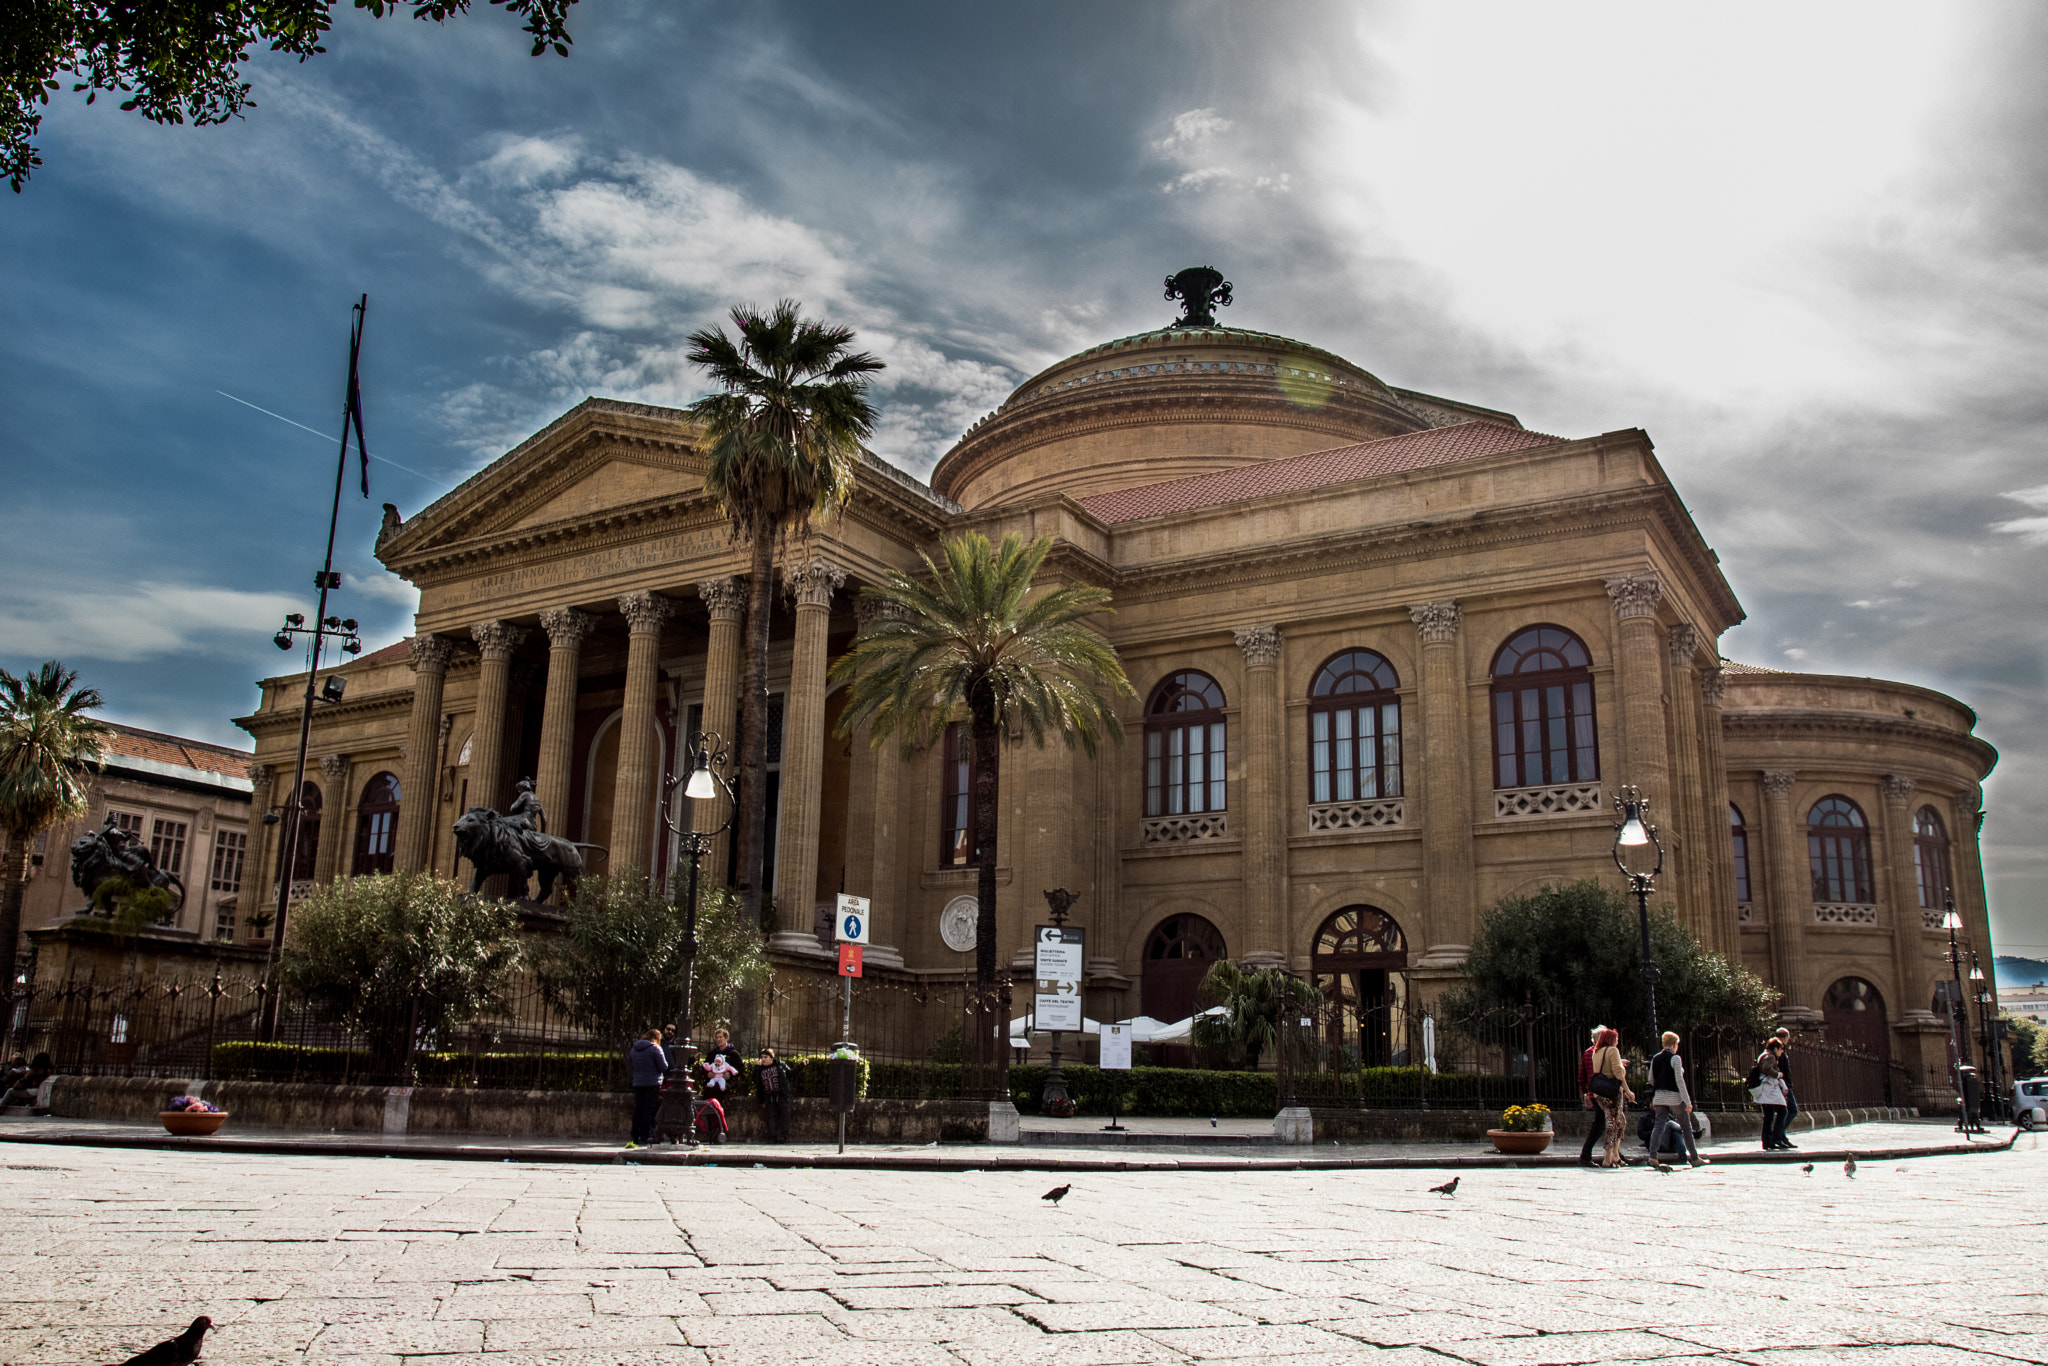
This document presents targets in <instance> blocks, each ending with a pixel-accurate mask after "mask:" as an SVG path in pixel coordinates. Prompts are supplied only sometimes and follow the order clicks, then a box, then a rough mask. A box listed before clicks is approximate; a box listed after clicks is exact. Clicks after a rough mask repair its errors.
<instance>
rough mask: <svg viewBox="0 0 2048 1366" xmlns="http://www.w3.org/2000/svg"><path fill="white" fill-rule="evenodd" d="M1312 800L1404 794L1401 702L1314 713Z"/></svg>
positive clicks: (1372, 798)
mask: <svg viewBox="0 0 2048 1366" xmlns="http://www.w3.org/2000/svg"><path fill="white" fill-rule="evenodd" d="M1309 769H1310V783H1311V786H1310V790H1309V799H1310V800H1311V801H1314V802H1332V801H1335V802H1350V801H1367V802H1369V801H1376V800H1378V799H1380V798H1382V797H1398V796H1400V795H1401V704H1400V703H1398V702H1381V703H1367V704H1365V705H1363V706H1358V707H1345V708H1342V709H1341V710H1332V711H1316V712H1311V713H1310V714H1309Z"/></svg>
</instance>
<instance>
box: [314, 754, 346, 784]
mask: <svg viewBox="0 0 2048 1366" xmlns="http://www.w3.org/2000/svg"><path fill="white" fill-rule="evenodd" d="M320 772H321V773H322V774H324V775H325V776H326V778H327V781H328V782H330V783H338V782H340V781H341V780H342V779H343V778H346V777H347V776H348V756H347V755H346V754H323V755H321V756H320Z"/></svg>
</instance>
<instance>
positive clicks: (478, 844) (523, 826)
mask: <svg viewBox="0 0 2048 1366" xmlns="http://www.w3.org/2000/svg"><path fill="white" fill-rule="evenodd" d="M596 847H597V846H596V845H579V844H577V843H576V842H575V841H573V840H565V839H563V838H562V837H561V836H559V835H549V834H544V833H542V832H541V831H539V830H536V829H534V828H533V826H532V825H530V824H529V823H528V822H526V821H525V820H522V819H520V818H518V817H516V816H501V815H499V814H498V813H497V812H495V811H493V810H491V808H489V807H488V806H472V807H471V808H470V809H469V810H467V811H465V812H463V813H462V817H461V819H459V820H457V821H456V822H455V851H456V852H457V853H458V854H460V855H462V857H464V858H466V859H468V860H469V862H470V866H471V867H473V868H475V869H476V876H475V877H474V878H473V879H471V881H470V884H469V890H470V892H471V894H472V895H473V894H475V893H478V892H481V891H482V890H483V886H484V879H485V878H488V877H491V876H493V875H495V874H498V873H504V874H505V875H506V876H508V877H510V878H511V879H512V886H513V887H514V889H515V890H516V893H517V896H518V898H519V899H524V898H525V896H526V886H527V879H528V878H530V877H532V876H533V875H534V874H535V873H539V874H540V899H541V900H542V901H546V900H547V899H548V894H549V893H550V892H552V891H554V889H555V879H556V878H558V877H559V878H561V879H562V886H563V888H564V890H567V891H570V892H573V891H575V890H576V883H577V881H578V879H580V878H581V877H582V876H583V851H584V849H586V848H590V849H594V848H596Z"/></svg>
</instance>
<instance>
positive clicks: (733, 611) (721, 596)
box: [697, 578, 747, 621]
mask: <svg viewBox="0 0 2048 1366" xmlns="http://www.w3.org/2000/svg"><path fill="white" fill-rule="evenodd" d="M697 596H698V597H700V598H702V599H704V606H705V607H707V608H708V609H710V612H711V619H712V620H713V621H738V620H739V619H740V618H741V617H743V616H745V615H746V612H747V581H746V580H745V579H741V578H727V579H706V580H705V581H704V582H702V583H700V584H698V585H697Z"/></svg>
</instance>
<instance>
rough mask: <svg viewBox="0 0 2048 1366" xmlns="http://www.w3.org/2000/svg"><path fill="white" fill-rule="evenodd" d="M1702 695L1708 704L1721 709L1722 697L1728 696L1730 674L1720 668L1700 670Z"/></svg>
mask: <svg viewBox="0 0 2048 1366" xmlns="http://www.w3.org/2000/svg"><path fill="white" fill-rule="evenodd" d="M1700 696H1701V697H1703V698H1705V699H1706V701H1707V705H1708V706H1710V707H1713V708H1716V709H1717V710H1718V709H1719V707H1720V705H1721V702H1722V699H1723V698H1725V697H1727V696H1728V674H1727V671H1726V670H1724V669H1720V668H1713V669H1702V670H1700Z"/></svg>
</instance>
